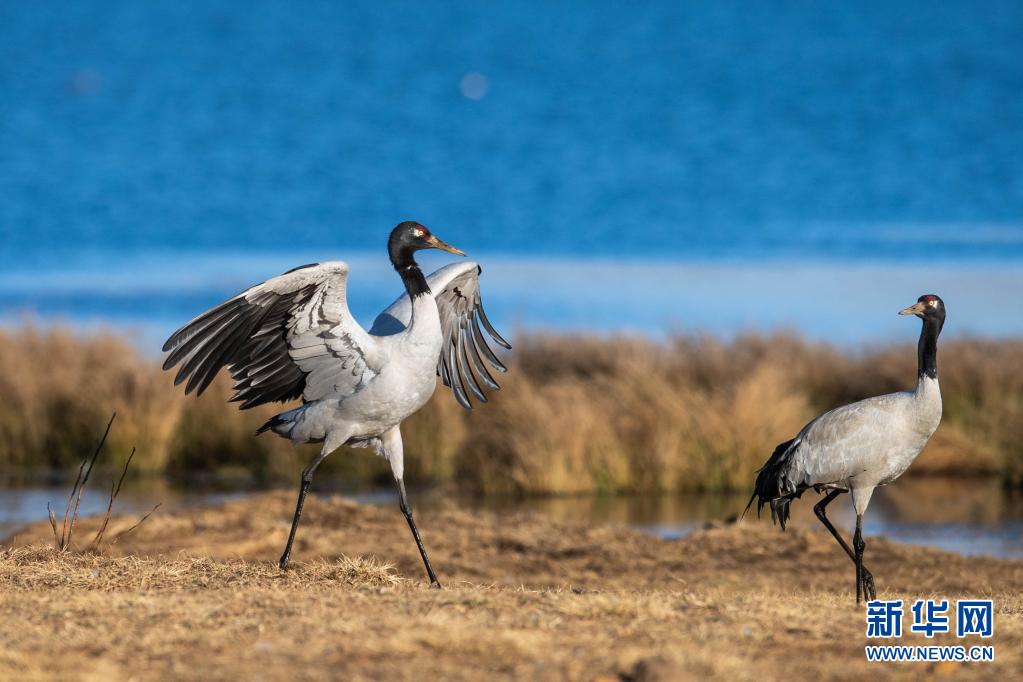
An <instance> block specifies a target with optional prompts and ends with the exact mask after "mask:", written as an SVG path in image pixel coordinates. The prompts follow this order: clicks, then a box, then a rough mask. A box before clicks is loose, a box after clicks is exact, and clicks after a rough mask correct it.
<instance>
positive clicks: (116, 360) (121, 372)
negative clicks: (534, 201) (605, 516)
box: [0, 328, 1023, 494]
mask: <svg viewBox="0 0 1023 682" xmlns="http://www.w3.org/2000/svg"><path fill="white" fill-rule="evenodd" d="M508 359H509V364H510V368H511V371H510V372H509V374H507V375H504V376H503V377H502V384H503V386H504V388H503V389H502V390H501V391H500V392H499V393H496V394H495V395H494V396H493V400H492V401H491V403H490V404H488V405H483V406H480V407H478V408H477V409H475V410H473V411H472V413H467V412H465V411H463V410H462V409H461V408H459V407H458V406H457V405H456V404H455V403H454V400H453V399H452V398H451V396H450V395H448V394H447V393H446V392H444V391H438V394H437V395H436V396H435V397H434V399H433V400H432V401H431V402H430V403H429V405H428V406H427V407H426V408H425V409H424V410H422V411H421V412H420V413H419V414H417V415H415V416H414V417H412V418H411V419H410V420H409V421H408V422H406V425H405V426H404V432H405V440H406V453H407V460H408V462H407V467H406V468H407V469H408V470H409V478H410V479H411V480H416V481H417V482H420V483H429V482H433V483H441V484H445V483H450V484H453V485H457V486H460V487H462V488H463V489H466V490H468V491H473V492H481V493H519V494H523V493H526V494H529V493H588V492H629V491H652V490H664V491H691V490H723V489H740V488H745V487H747V486H748V485H749V483H750V481H751V479H752V476H753V472H754V471H755V470H756V468H757V467H758V466H759V465H760V464H762V463H763V461H764V460H765V459H766V457H767V456H768V455H769V454H770V452H771V450H772V448H773V446H774V445H775V444H776V443H778V442H780V441H781V440H784V439H785V438H787V437H790V436H791V434H792V433H794V432H795V430H797V429H798V428H799V427H800V426H802V425H803V424H804V423H805V422H806V421H807V420H808V419H810V418H812V417H813V416H814V415H815V414H817V413H819V412H820V411H822V410H824V409H828V408H830V407H832V406H834V405H837V404H841V403H844V402H848V401H851V400H855V399H858V398H862V397H865V396H869V395H874V394H878V393H881V392H887V391H895V390H901V389H905V388H908V387H910V386H912V384H913V382H914V378H915V352H914V348H913V346H912V344H903V345H900V346H897V347H894V346H893V347H879V348H875V349H872V350H868V351H867V352H865V353H862V354H851V353H843V352H840V351H838V350H837V349H836V348H834V347H832V346H828V345H825V344H815V343H809V342H806V341H803V340H800V339H798V338H796V337H793V336H786V335H777V336H743V337H740V338H738V339H736V340H734V341H730V342H723V341H720V340H716V339H711V338H697V337H678V338H674V339H671V340H669V341H667V342H665V343H655V342H652V341H646V340H638V339H628V338H593V337H580V338H576V337H568V336H538V335H532V336H527V337H525V338H520V339H518V341H517V343H516V347H515V350H514V351H513V352H512V353H510V354H508ZM939 360H940V365H941V380H942V390H943V395H944V401H945V420H944V422H943V424H942V426H941V428H940V429H939V430H938V433H937V434H936V435H935V437H934V439H933V441H932V443H931V444H930V445H929V446H928V448H927V450H926V451H925V452H924V454H923V455H922V456H921V458H920V460H919V461H918V462H917V463H916V464H915V465H914V467H913V469H912V472H913V473H916V474H919V473H937V472H955V473H956V474H957V475H960V476H961V475H969V474H995V475H999V476H1002V477H1003V478H1004V480H1005V481H1006V482H1008V483H1010V484H1013V485H1019V484H1021V483H1023V341H998V342H996V341H983V340H951V341H948V342H946V343H944V344H943V345H942V348H941V352H940V359H939ZM171 379H172V377H171V376H170V375H168V374H166V373H163V372H161V371H160V369H159V360H158V358H156V357H145V356H143V355H142V354H140V353H139V352H138V351H137V350H135V349H134V348H133V347H132V346H130V345H128V344H126V343H125V342H124V341H122V340H120V339H117V338H114V337H112V336H105V335H102V334H99V335H93V336H87V337H84V338H83V337H81V336H80V335H75V334H72V333H71V332H68V331H60V330H57V331H52V332H41V331H38V330H33V329H31V328H28V329H24V330H20V331H5V332H0V395H3V396H4V399H5V407H6V409H5V410H4V411H3V413H2V414H0V462H2V463H3V464H4V466H5V469H6V470H7V471H15V470H28V469H54V470H62V471H66V470H69V469H70V468H71V464H72V463H73V462H75V461H77V458H78V456H79V455H80V453H81V452H83V451H85V450H87V449H88V448H89V447H90V446H91V445H92V444H93V443H94V438H95V434H96V432H97V430H98V429H100V428H101V426H102V424H103V423H104V422H105V419H106V418H107V416H108V415H109V414H110V412H112V411H117V412H118V414H119V415H120V417H119V427H118V430H117V432H116V433H115V434H112V437H111V443H110V445H111V448H112V452H113V453H114V455H115V457H114V461H113V462H112V466H114V467H116V466H118V462H117V461H116V460H117V458H118V457H120V458H121V462H122V463H123V458H124V457H126V456H127V454H128V452H129V451H130V448H131V446H137V447H138V450H139V453H140V456H139V457H137V458H136V462H135V463H134V464H133V469H135V470H137V471H139V472H141V473H150V474H167V473H169V474H181V475H184V474H188V475H195V474H196V473H201V472H217V473H223V472H224V471H232V470H238V471H243V472H245V473H246V475H250V476H254V477H256V478H259V479H263V480H288V481H291V480H292V479H293V478H294V476H295V472H297V471H298V470H300V469H301V466H302V463H304V461H305V460H306V459H308V457H309V456H310V454H311V453H310V450H309V447H315V446H305V447H304V448H299V449H295V448H293V447H292V446H291V445H290V444H288V443H287V442H285V441H283V440H281V439H278V438H275V437H273V436H272V435H269V434H267V435H263V436H261V437H259V438H254V437H253V431H254V430H255V428H256V427H257V426H258V425H259V424H260V423H262V422H263V421H264V420H265V419H266V418H267V417H268V416H269V415H270V414H272V413H274V412H275V411H279V410H280V409H282V408H281V407H280V406H265V407H262V408H259V409H256V410H251V411H248V412H238V410H237V409H236V408H235V406H234V405H229V404H226V402H225V401H226V398H227V397H228V396H229V395H230V385H229V381H227V378H226V377H224V376H222V377H220V380H218V381H217V382H215V383H214V385H213V386H212V387H211V390H210V391H209V392H208V393H207V394H206V395H204V396H203V397H202V398H200V399H198V400H196V399H194V398H185V397H184V396H183V395H181V391H180V390H177V389H175V388H174V387H173V385H172V380H171ZM325 467H326V468H325V469H323V470H321V471H322V473H321V475H331V473H333V474H334V475H336V476H339V477H343V478H346V479H349V480H352V481H369V480H372V479H374V478H376V479H379V481H381V482H383V481H387V477H388V472H387V469H386V467H385V466H384V465H383V463H381V462H378V461H376V460H375V459H374V458H373V457H372V456H371V455H369V454H368V453H367V452H365V451H361V452H358V453H356V454H354V455H353V456H344V455H336V456H334V457H332V458H331V459H330V460H328V463H327V464H326V465H325Z"/></svg>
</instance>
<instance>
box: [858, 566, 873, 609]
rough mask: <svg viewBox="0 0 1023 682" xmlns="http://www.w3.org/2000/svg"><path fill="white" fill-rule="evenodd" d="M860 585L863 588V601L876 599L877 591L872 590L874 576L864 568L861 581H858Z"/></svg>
mask: <svg viewBox="0 0 1023 682" xmlns="http://www.w3.org/2000/svg"><path fill="white" fill-rule="evenodd" d="M860 584H861V585H862V586H863V599H864V600H865V601H874V600H875V599H877V590H876V589H874V576H873V575H871V573H870V571H868V570H867V569H865V568H864V569H863V580H861V581H860Z"/></svg>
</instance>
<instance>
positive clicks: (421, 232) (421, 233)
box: [412, 227, 423, 237]
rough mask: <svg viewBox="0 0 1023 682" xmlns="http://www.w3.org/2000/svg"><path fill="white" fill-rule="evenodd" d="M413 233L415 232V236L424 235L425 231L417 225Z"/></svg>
mask: <svg viewBox="0 0 1023 682" xmlns="http://www.w3.org/2000/svg"><path fill="white" fill-rule="evenodd" d="M412 234H414V235H415V236H417V237H422V236H423V231H422V230H420V229H419V228H418V227H417V228H414V229H413V230H412Z"/></svg>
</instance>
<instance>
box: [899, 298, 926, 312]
mask: <svg viewBox="0 0 1023 682" xmlns="http://www.w3.org/2000/svg"><path fill="white" fill-rule="evenodd" d="M923 314H924V304H923V303H920V302H919V301H917V302H916V303H914V304H913V305H911V306H909V307H908V308H903V309H902V310H900V311H899V315H923Z"/></svg>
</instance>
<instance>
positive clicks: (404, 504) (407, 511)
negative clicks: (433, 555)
mask: <svg viewBox="0 0 1023 682" xmlns="http://www.w3.org/2000/svg"><path fill="white" fill-rule="evenodd" d="M396 482H397V484H398V505H399V506H400V507H401V513H402V514H404V515H405V520H406V521H408V527H409V530H411V531H412V537H413V538H415V540H416V547H418V548H419V556H421V557H423V565H424V566H426V574H427V575H429V576H430V587H436V588H440V587H441V584H440V581H439V580H437V574H436V573H434V572H433V566H431V565H430V558H429V557H428V556H426V547H424V546H423V540H422V538H420V537H419V529H418V528H416V522H415V520H414V519H413V518H412V509H411V508H410V507H409V506H408V496H407V495H406V494H405V481H404V480H402V479H400V478H399V479H396Z"/></svg>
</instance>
